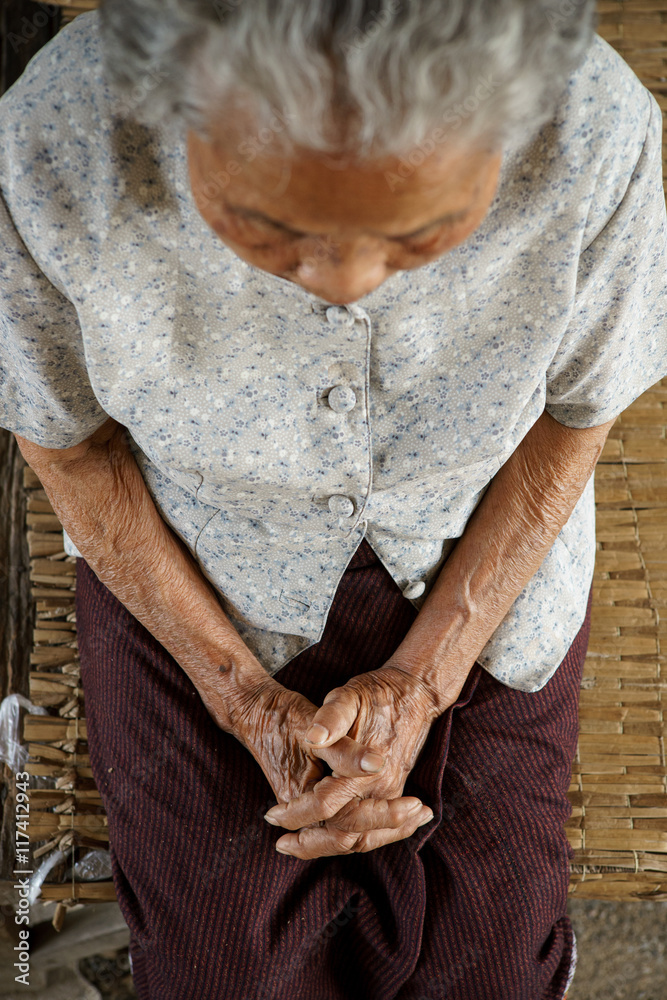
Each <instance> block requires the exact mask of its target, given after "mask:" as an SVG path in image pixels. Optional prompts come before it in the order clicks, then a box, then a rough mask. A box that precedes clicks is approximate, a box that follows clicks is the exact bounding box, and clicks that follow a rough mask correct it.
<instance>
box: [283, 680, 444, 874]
mask: <svg viewBox="0 0 667 1000" xmlns="http://www.w3.org/2000/svg"><path fill="white" fill-rule="evenodd" d="M453 700H455V697H454V696H452V701H453ZM436 706H438V707H436ZM441 712H442V699H441V697H437V696H436V695H435V694H434V692H433V691H431V690H430V688H429V687H428V685H427V684H426V683H425V682H424V681H423V680H421V679H420V678H418V677H417V676H416V675H414V674H412V673H409V672H408V671H406V670H402V669H401V668H400V667H397V666H394V665H390V664H389V663H387V664H385V665H384V666H383V667H381V668H380V669H378V670H372V671H369V672H368V673H365V674H358V675H357V676H356V677H352V678H350V680H349V681H348V682H347V683H346V684H344V685H343V686H341V687H337V688H334V689H333V690H332V691H330V692H329V693H328V694H327V696H326V698H325V699H324V702H323V704H322V706H321V708H319V709H318V710H317V712H316V714H315V716H314V717H313V718H312V719H311V721H312V723H313V725H314V726H321V727H323V728H324V729H325V730H328V732H329V736H328V738H326V737H325V738H324V739H322V740H321V741H320V742H317V743H310V742H308V741H307V740H304V741H303V743H302V746H303V748H304V752H305V753H310V754H313V755H316V756H317V757H323V758H325V759H327V758H326V757H325V755H326V754H328V753H329V752H330V748H331V747H332V746H336V745H337V743H338V742H339V741H340V740H341V738H344V737H345V736H346V735H348V736H349V737H352V738H353V739H354V740H356V741H358V742H359V743H362V744H363V745H364V746H369V747H372V748H373V749H375V750H377V751H378V752H379V753H381V754H382V755H383V756H385V758H386V761H387V762H386V764H385V766H384V767H383V768H382V769H381V771H379V772H378V773H377V774H371V775H363V776H359V777H355V776H352V775H349V773H348V774H347V775H346V774H344V773H343V772H341V771H339V770H338V769H337V768H336V767H334V765H333V764H331V766H332V770H333V772H334V773H333V775H331V776H327V777H324V778H322V779H321V780H320V781H316V782H309V784H308V787H307V789H306V790H305V791H304V792H303V793H302V794H301V795H299V796H298V797H296V798H295V797H292V798H291V799H290V801H289V802H287V803H286V804H284V805H281V806H274V807H273V808H272V809H271V810H269V813H268V815H269V816H271V817H274V818H275V819H276V820H277V821H278V823H279V825H280V826H283V827H286V828H287V829H288V830H293V831H297V830H298V833H290V834H286V835H285V836H284V837H281V839H280V840H279V841H278V843H277V845H276V846H277V847H278V846H279V847H284V848H285V850H287V851H288V852H289V853H290V854H293V855H295V856H296V857H298V858H302V859H304V860H307V859H310V858H318V857H324V856H327V855H332V854H352V853H355V852H365V851H372V850H374V849H375V848H377V847H380V846H382V845H384V844H387V843H390V842H392V841H395V840H402V839H403V838H405V837H410V836H412V834H413V833H414V832H415V830H416V829H417V827H418V826H422V825H423V824H424V823H426V822H429V821H430V820H431V819H432V818H433V813H432V811H431V809H429V808H428V807H427V806H423V807H420V804H419V800H418V799H415V798H414V797H412V796H410V797H401V796H402V793H403V788H404V786H405V782H406V780H407V777H408V775H409V773H410V771H411V770H412V768H413V767H414V764H415V762H416V760H417V757H418V756H419V753H420V751H421V749H422V747H423V746H424V743H425V742H426V738H427V736H428V733H429V730H430V728H431V725H432V724H433V722H434V721H435V719H436V718H437V717H438V716H439V715H440V714H441ZM323 735H324V734H323V733H322V732H321V731H320V732H318V731H317V730H316V731H315V732H314V733H313V732H311V733H310V736H315V737H316V738H317V737H318V736H323ZM308 748H310V749H308ZM413 804H416V805H417V808H416V809H415V810H414V812H410V811H409V807H410V806H411V805H413ZM323 820H324V821H326V825H325V826H320V825H319V824H320V822H321V821H323Z"/></svg>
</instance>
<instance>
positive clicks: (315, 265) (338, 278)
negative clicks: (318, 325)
mask: <svg viewBox="0 0 667 1000" xmlns="http://www.w3.org/2000/svg"><path fill="white" fill-rule="evenodd" d="M324 249H326V253H323V252H320V253H319V254H313V255H311V256H306V257H304V258H303V260H302V261H301V262H300V264H299V266H298V268H297V270H296V277H297V280H298V282H299V284H300V285H301V286H302V287H303V288H305V289H306V291H308V292H311V293H312V294H313V295H318V296H319V297H320V298H322V299H326V300H327V301H328V302H331V303H333V304H334V305H348V304H349V303H350V302H356V300H357V299H361V298H363V297H364V295H369V294H370V292H372V291H374V290H375V289H376V288H378V287H379V286H380V285H381V284H382V282H383V281H386V280H387V278H388V277H389V275H390V274H392V273H393V272H394V270H395V268H389V267H387V263H386V260H385V258H384V255H383V254H382V252H381V250H379V249H375V250H371V249H368V248H367V249H364V250H359V249H354V248H349V249H346V248H343V247H341V246H337V247H336V248H335V250H333V249H331V250H330V249H329V248H324Z"/></svg>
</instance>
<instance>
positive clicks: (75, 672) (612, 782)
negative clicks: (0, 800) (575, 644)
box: [24, 0, 667, 926]
mask: <svg viewBox="0 0 667 1000" xmlns="http://www.w3.org/2000/svg"><path fill="white" fill-rule="evenodd" d="M56 2H57V3H58V4H59V6H61V7H62V8H63V12H62V14H63V18H62V23H63V24H65V23H67V22H68V21H70V20H72V18H73V17H75V16H76V15H77V14H79V13H82V12H83V11H85V10H92V9H94V8H95V7H97V6H98V4H97V2H96V0H69V2H68V3H65V2H64V0H56ZM598 12H599V15H600V21H599V24H598V29H597V30H598V32H599V34H600V35H602V37H603V38H605V39H606V40H607V41H608V42H609V43H610V44H611V45H613V46H614V48H616V49H617V51H619V52H620V54H621V55H622V56H623V57H624V58H625V59H626V61H627V62H628V63H629V64H630V65H631V66H632V68H633V69H634V71H635V72H636V73H637V75H638V76H639V78H640V79H641V80H642V82H643V83H644V84H645V85H646V86H647V87H648V88H649V89H650V90H651V91H652V92H653V93H654V95H655V97H656V98H657V100H658V102H659V104H660V106H661V108H662V109H663V112H664V111H667V0H631V2H619V0H601V2H599V3H598ZM663 167H664V169H665V179H666V181H667V118H665V135H664V144H663ZM666 424H667V379H663V381H662V383H658V384H657V385H656V386H654V387H653V388H652V389H650V390H649V391H648V392H646V393H644V394H643V395H642V396H641V397H640V398H639V399H638V400H637V401H636V402H635V403H633V404H632V406H630V407H629V408H628V409H627V410H626V411H625V412H624V413H623V414H622V415H621V416H620V417H619V418H618V420H617V421H616V423H615V425H614V427H613V428H612V431H611V433H610V435H609V439H608V441H607V444H606V446H605V449H604V452H603V454H602V456H601V458H600V462H599V463H598V466H597V469H596V473H595V489H596V510H597V546H598V553H597V559H596V571H595V580H594V592H593V613H592V631H591V640H590V645H589V650H588V655H587V658H586V665H585V674H584V678H583V683H582V691H581V708H580V735H579V747H578V751H577V756H576V759H575V762H574V766H573V776H572V777H573V780H572V785H571V788H570V792H569V796H570V800H571V802H572V805H573V813H572V817H571V819H570V821H569V822H568V823H567V834H568V838H569V840H570V843H571V844H572V846H573V848H574V850H575V857H574V860H573V862H572V865H571V872H572V874H571V881H570V891H571V892H572V893H573V894H574V895H575V896H577V897H579V898H602V899H613V900H629V899H653V900H655V899H667V766H666V761H665V729H666V726H665V710H664V700H665V698H666V697H667V696H666V694H665V685H666V680H665V674H666V672H667V668H666V667H665V666H664V664H665V652H664V648H665V647H664V646H661V643H667V441H666V437H665V429H666ZM25 488H26V490H27V491H28V515H27V517H28V524H27V530H28V542H29V548H30V556H31V581H32V584H33V590H32V595H33V598H34V602H35V614H36V622H35V632H34V649H33V653H32V666H33V670H32V672H31V680H30V695H31V700H32V701H33V703H34V704H36V705H43V706H45V707H47V709H48V710H49V712H50V717H49V718H45V717H44V716H27V717H26V719H25V722H24V739H25V740H26V741H27V742H28V747H29V751H30V755H31V762H30V763H29V764H28V770H29V771H30V772H31V773H32V774H36V775H41V776H44V777H50V778H53V779H54V783H55V786H56V787H55V788H54V789H53V790H50V789H49V790H46V789H35V790H32V791H31V793H30V803H31V820H30V828H29V829H30V838H31V841H32V842H33V843H34V844H35V845H37V846H36V849H35V857H38V856H39V857H41V856H48V855H49V853H50V852H51V851H53V850H54V849H56V848H60V849H62V850H66V849H73V850H74V852H75V856H76V858H77V860H78V858H79V857H81V856H82V855H83V854H84V853H85V852H86V850H87V849H88V848H94V847H99V846H105V845H107V844H108V831H107V821H106V816H105V814H104V810H103V808H102V804H101V799H100V797H99V793H98V791H97V789H96V788H95V784H94V782H93V779H92V775H91V771H90V766H89V760H88V756H87V752H86V750H87V745H86V729H85V709H84V704H83V694H82V691H81V688H80V686H79V667H78V662H77V646H76V622H75V614H74V572H75V563H74V560H73V559H71V558H70V557H68V556H67V555H66V553H65V552H64V550H63V542H62V531H61V527H60V524H59V523H58V519H57V518H56V517H55V515H54V514H53V512H52V510H51V507H50V505H49V502H48V500H47V498H46V494H45V493H44V491H43V490H42V489H41V485H40V483H39V480H38V479H37V477H36V476H35V474H34V472H33V471H32V470H31V469H29V468H26V470H25ZM661 614H662V619H661ZM63 871H64V865H63V866H62V867H61V869H60V874H61V875H62V872H63ZM58 873H59V869H58V868H56V869H54V871H53V879H52V880H51V881H49V882H47V883H46V884H44V886H43V888H42V898H43V899H44V900H48V899H54V900H55V899H57V900H60V901H61V902H60V905H59V907H58V911H57V913H56V917H55V918H54V923H55V924H56V925H57V926H60V925H62V920H63V918H64V913H65V907H66V906H70V905H73V904H74V903H75V902H93V901H99V900H101V899H113V898H115V892H114V887H113V883H112V882H88V883H78V882H72V883H67V884H64V883H63V882H62V881H58V878H57V876H58Z"/></svg>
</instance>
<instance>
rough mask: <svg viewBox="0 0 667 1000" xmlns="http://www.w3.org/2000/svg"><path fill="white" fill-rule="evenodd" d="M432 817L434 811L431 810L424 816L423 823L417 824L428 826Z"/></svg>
mask: <svg viewBox="0 0 667 1000" xmlns="http://www.w3.org/2000/svg"><path fill="white" fill-rule="evenodd" d="M432 819H433V813H432V812H430V811H429V814H428V816H424V818H423V820H422V821H421V823H418V824H417V826H426V824H427V823H430V822H431V820H432Z"/></svg>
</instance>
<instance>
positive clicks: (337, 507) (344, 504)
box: [329, 493, 354, 517]
mask: <svg viewBox="0 0 667 1000" xmlns="http://www.w3.org/2000/svg"><path fill="white" fill-rule="evenodd" d="M329 510H330V511H331V513H332V514H338V516H339V517H351V515H352V514H354V503H353V502H352V501H351V500H350V498H349V497H344V496H342V495H341V494H340V493H336V494H335V496H332V497H329Z"/></svg>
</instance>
